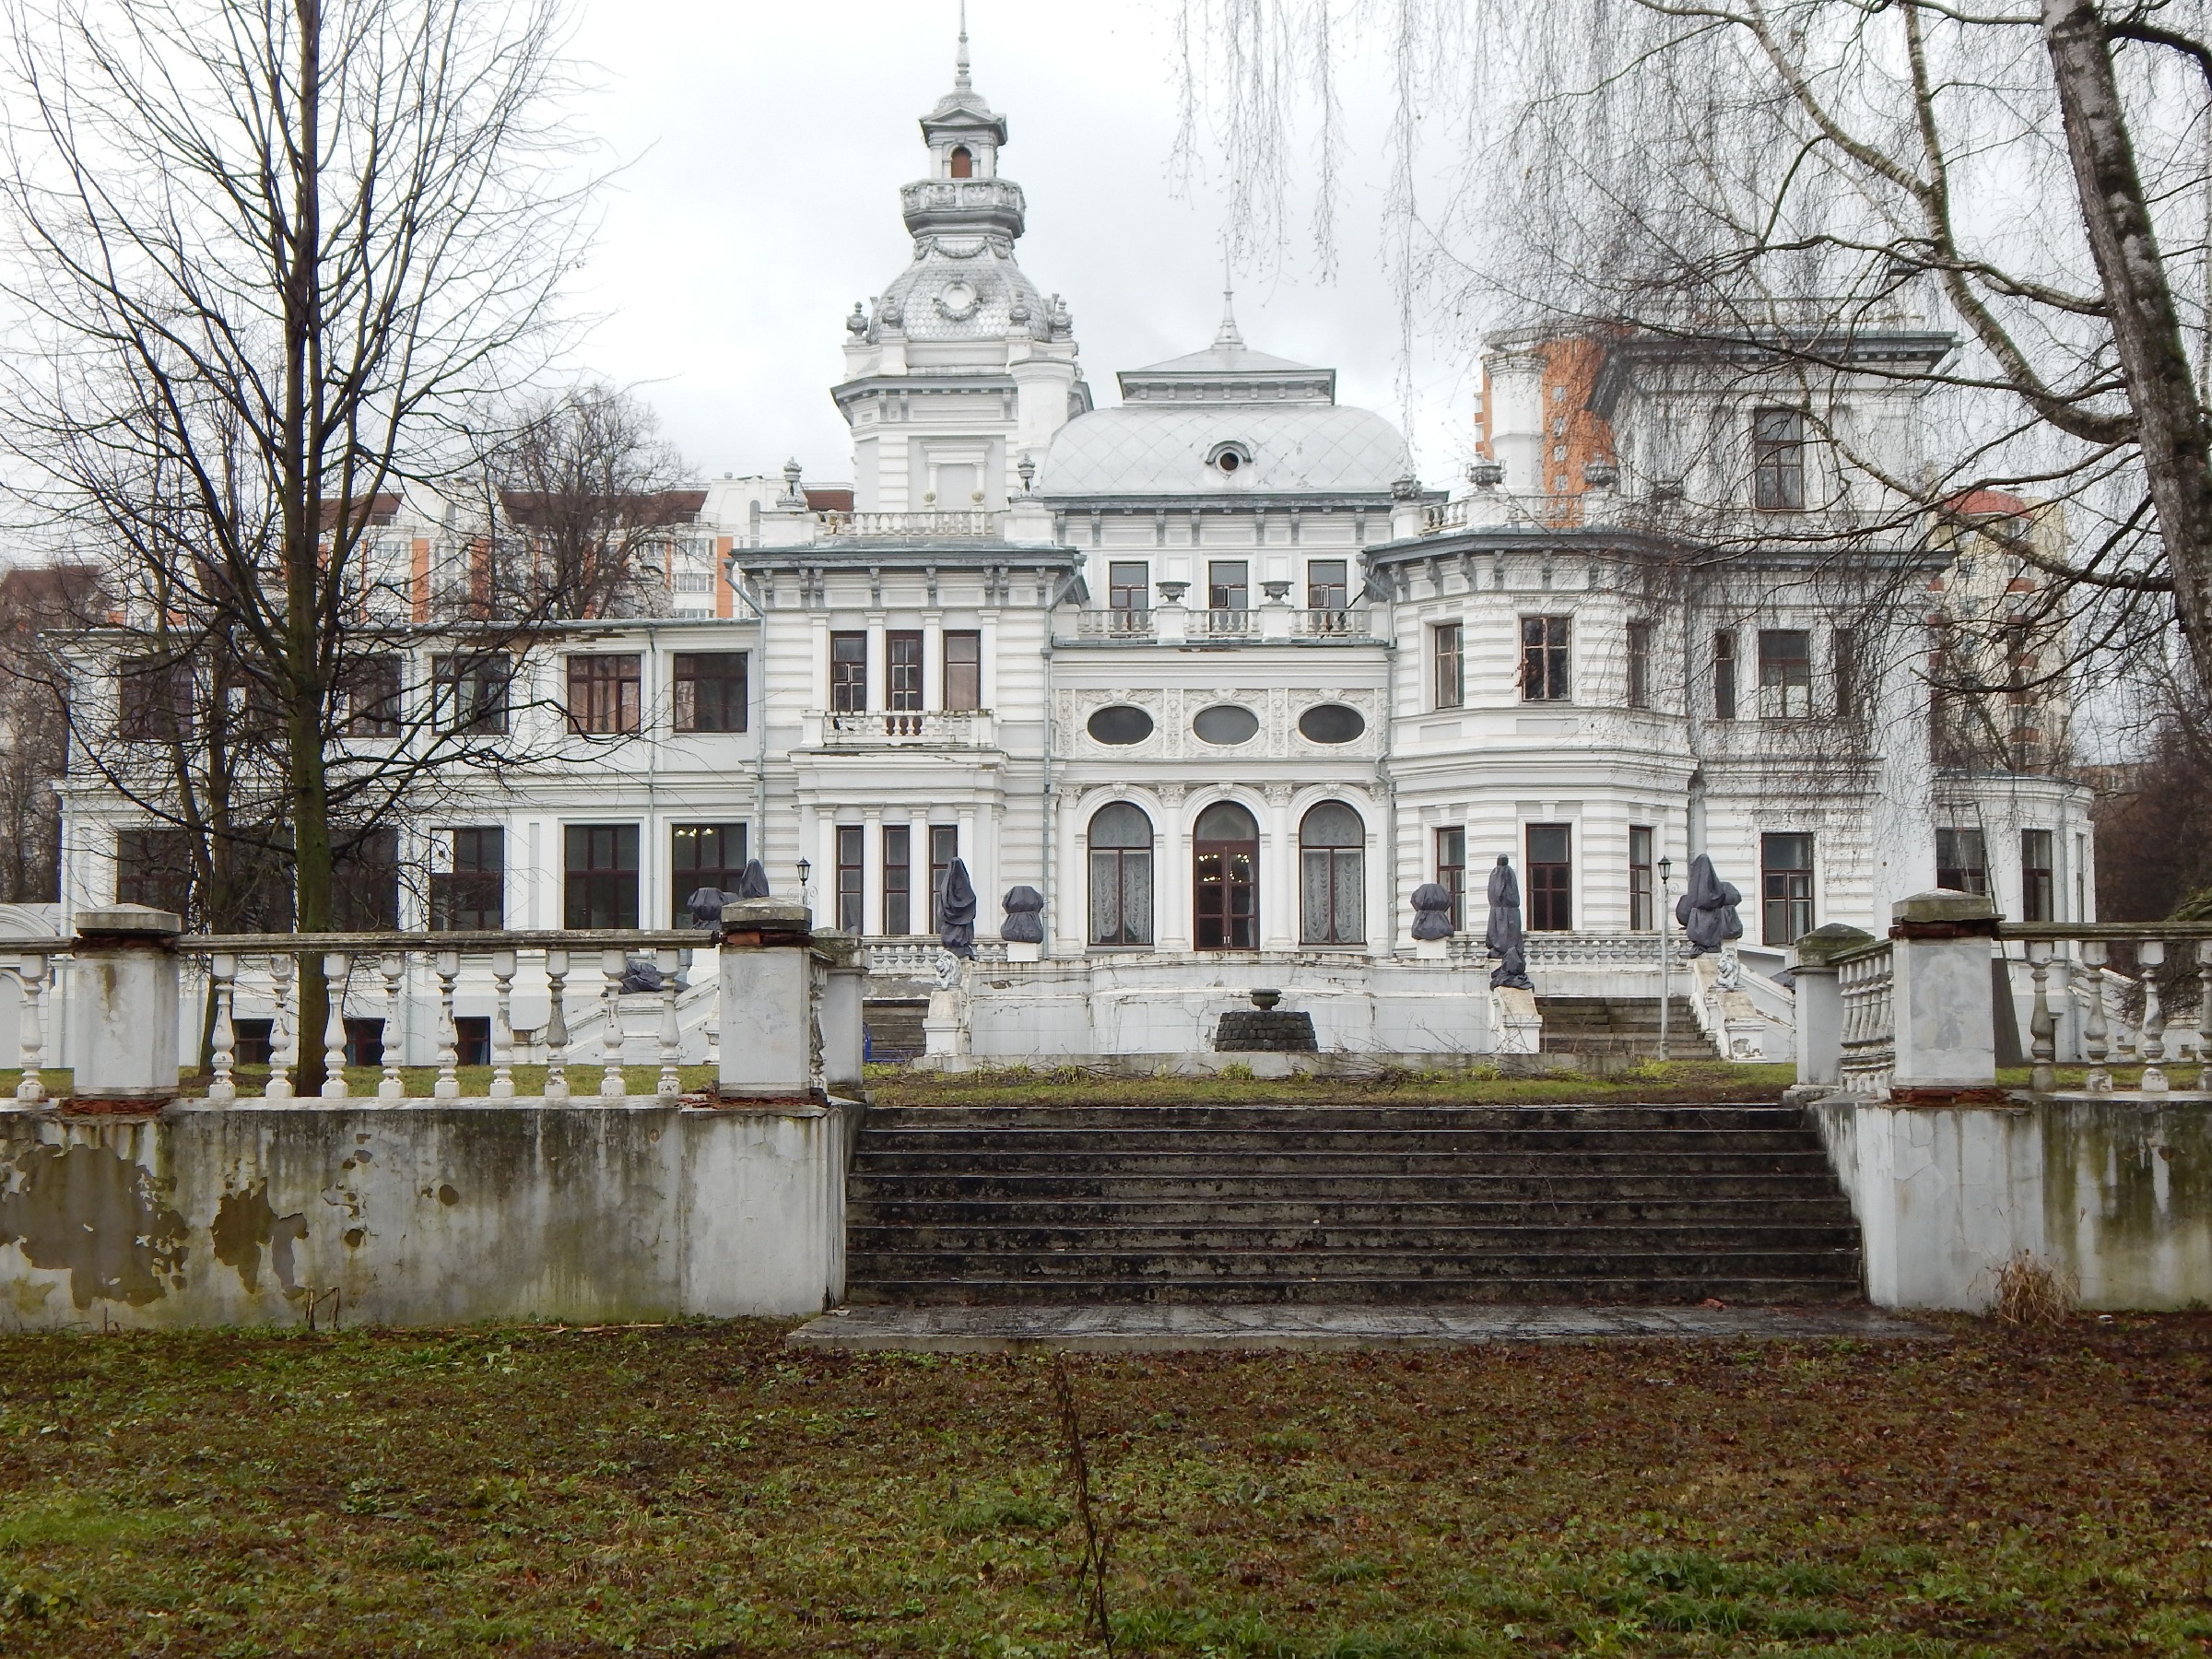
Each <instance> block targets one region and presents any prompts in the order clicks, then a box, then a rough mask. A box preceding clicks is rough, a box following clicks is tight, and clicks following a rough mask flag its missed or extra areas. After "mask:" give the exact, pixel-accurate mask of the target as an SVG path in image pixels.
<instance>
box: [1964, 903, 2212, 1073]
mask: <svg viewBox="0 0 2212 1659" xmlns="http://www.w3.org/2000/svg"><path fill="white" fill-rule="evenodd" d="M1997 936H1998V937H1999V938H2000V939H2004V940H2006V941H2009V942H2017V943H2018V944H2019V945H2020V946H2021V947H2023V949H2024V950H2025V952H2026V954H2027V959H2028V971H2029V976H2030V983H2031V985H2032V987H2033V990H2032V993H2031V995H2030V1014H2029V1020H2028V1032H2029V1058H2030V1064H2031V1065H2032V1066H2033V1072H2032V1074H2031V1078H2030V1087H2031V1088H2033V1089H2034V1090H2035V1091H2036V1092H2037V1093H2038V1094H2048V1093H2050V1092H2052V1091H2053V1089H2054V1088H2056V1087H2057V1084H2056V1075H2057V1074H2056V1065H2055V1063H2056V1061H2057V1057H2058V1047H2057V1030H2058V1017H2059V1012H2060V1009H2061V1008H2062V1007H2065V1006H2068V1005H2078V1018H2079V1021H2080V1024H2079V1033H2078V1046H2079V1049H2080V1052H2081V1057H2082V1059H2083V1060H2084V1062H2086V1063H2087V1066H2088V1072H2087V1076H2086V1078H2085V1080H2084V1083H2083V1088H2084V1089H2085V1090H2086V1092H2088V1093H2090V1094H2110V1093H2111V1092H2112V1069H2111V1067H2112V1063H2113V1062H2115V1061H2117V1062H2119V1063H2122V1064H2127V1063H2131V1062H2133V1063H2137V1064H2140V1065H2141V1066H2142V1068H2143V1069H2142V1076H2141V1077H2140V1079H2139V1080H2138V1081H2137V1083H2136V1089H2137V1091H2138V1092H2140V1093H2143V1094H2147V1095H2160V1094H2167V1093H2170V1092H2171V1090H2172V1088H2173V1086H2174V1079H2173V1077H2172V1076H2171V1073H2170V1072H2169V1070H2168V1063H2169V1061H2171V1060H2172V1059H2173V1058H2175V1055H2174V1054H2173V1053H2172V1052H2171V1051H2172V1049H2173V1048H2174V1047H2175V1046H2176V1045H2175V1044H2173V1043H2171V1042H2170V1041H2169V1039H2170V1037H2171V1034H2172V1032H2171V1027H2170V1022H2169V1018H2168V1014H2167V1008H2166V986H2165V984H2164V983H2162V981H2164V980H2166V979H2167V978H2168V977H2169V976H2168V975H2167V974H2165V973H2163V972H2162V970H2167V969H2170V968H2178V969H2180V970H2181V971H2182V973H2183V975H2184V976H2185V977H2186V978H2189V979H2194V981H2195V983H2196V1024H2195V1028H2194V1032H2193V1033H2192V1034H2193V1036H2194V1048H2195V1052H2196V1068H2195V1069H2196V1078H2195V1082H2196V1088H2197V1090H2198V1091H2199V1092H2203V1093H2207V1094H2212V922H2053V923H2008V924H2004V925H2002V926H2000V927H1999V928H1998V929H1997ZM2115 945H2119V946H2125V947H2131V948H2132V950H2133V953H2134V957H2135V961H2136V968H2137V970H2138V977H2137V978H2136V980H2135V981H2134V982H2133V983H2132V985H2131V984H2130V982H2128V981H2127V980H2126V979H2125V978H2124V976H2121V975H2118V974H2115V973H2113V972H2112V971H2111V958H2112V954H2113V951H2112V947H2114V946H2115ZM2115 982H2117V983H2115ZM2131 990H2132V992H2133V994H2134V995H2135V996H2136V997H2137V998H2139V999H2140V1006H2139V1007H2136V1008H2133V1009H2125V1010H2124V1009H2123V1008H2122V1007H2121V1006H2119V1000H2118V999H2119V995H2120V994H2125V993H2127V992H2128V991H2131ZM2054 998H2055V1002H2054ZM2128 1015H2132V1016H2133V1018H2132V1019H2130V1018H2127V1016H2128ZM2185 1086H2186V1085H2184V1087H2185Z"/></svg>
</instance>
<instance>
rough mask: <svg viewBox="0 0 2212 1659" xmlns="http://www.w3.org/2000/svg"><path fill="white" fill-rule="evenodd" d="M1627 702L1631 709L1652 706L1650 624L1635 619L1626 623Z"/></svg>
mask: <svg viewBox="0 0 2212 1659" xmlns="http://www.w3.org/2000/svg"><path fill="white" fill-rule="evenodd" d="M1627 646H1628V688H1627V697H1628V704H1629V707H1630V708H1631V709H1648V708H1650V707H1651V706H1652V625H1651V624H1650V623H1649V622H1644V621H1635V622H1630V624H1629V625H1628V632H1627Z"/></svg>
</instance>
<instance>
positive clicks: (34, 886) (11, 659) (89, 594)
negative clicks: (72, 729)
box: [0, 565, 101, 904]
mask: <svg viewBox="0 0 2212 1659" xmlns="http://www.w3.org/2000/svg"><path fill="white" fill-rule="evenodd" d="M100 609H101V595H100V573H99V571H96V570H93V569H91V568H89V567H87V566H81V565H43V566H40V565H31V566H18V568H17V569H15V570H12V571H8V572H7V574H6V576H5V577H0V899H5V900H6V901H7V902H8V903H11V904H31V903H41V902H46V901H51V900H54V899H57V898H59V897H60V879H61V803H60V800H59V798H58V797H57V796H56V794H54V787H55V785H56V784H57V783H59V782H61V780H62V777H63V775H64V774H65V772H66V771H67V770H68V751H69V714H68V704H67V702H66V700H65V698H64V697H63V695H62V690H61V687H62V677H61V676H60V675H59V674H57V673H56V672H55V665H54V660H53V653H52V647H51V644H50V642H49V641H48V640H47V638H46V637H45V636H46V635H47V633H48V632H49V631H50V630H53V629H72V628H81V627H83V626H84V625H85V624H86V623H87V622H89V621H93V620H96V619H97V618H98V616H99V614H100Z"/></svg>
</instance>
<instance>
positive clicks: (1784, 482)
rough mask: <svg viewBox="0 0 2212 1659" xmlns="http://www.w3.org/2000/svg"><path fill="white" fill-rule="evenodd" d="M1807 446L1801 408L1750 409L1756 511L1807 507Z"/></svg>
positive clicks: (1752, 493) (1803, 508) (1754, 505)
mask: <svg viewBox="0 0 2212 1659" xmlns="http://www.w3.org/2000/svg"><path fill="white" fill-rule="evenodd" d="M1805 453H1806V422H1805V414H1804V412H1803V411H1802V410H1799V409H1783V408H1763V409H1754V410H1752V411H1751V505H1752V507H1753V509H1754V510H1755V511H1757V512H1804V511H1805V499H1806V491H1805V484H1806V477H1805V475H1806V465H1805Z"/></svg>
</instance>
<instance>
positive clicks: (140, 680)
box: [115, 657, 193, 743]
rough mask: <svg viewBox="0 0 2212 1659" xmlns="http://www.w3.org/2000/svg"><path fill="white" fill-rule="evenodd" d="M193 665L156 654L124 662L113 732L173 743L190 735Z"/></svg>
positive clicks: (122, 735) (128, 659)
mask: <svg viewBox="0 0 2212 1659" xmlns="http://www.w3.org/2000/svg"><path fill="white" fill-rule="evenodd" d="M192 692H193V685H192V665H191V664H190V663H175V662H170V661H167V660H165V659H163V658H159V657H128V658H125V659H124V664H123V671H122V680H121V686H120V689H119V693H118V708H117V718H116V722H115V734H116V735H117V736H119V737H135V738H143V739H147V740H148V741H152V742H159V743H174V742H176V741H178V740H180V739H182V738H185V737H189V736H191V735H192Z"/></svg>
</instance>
